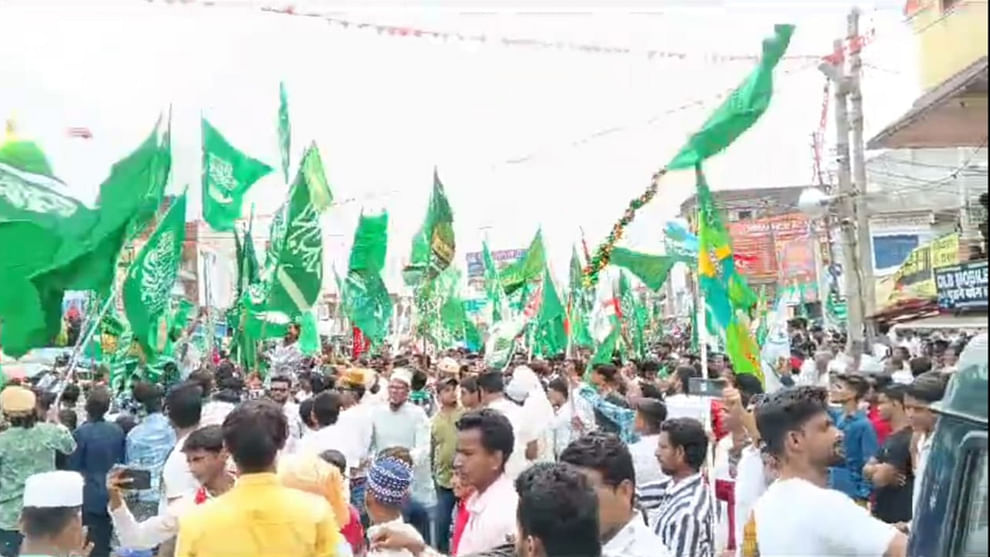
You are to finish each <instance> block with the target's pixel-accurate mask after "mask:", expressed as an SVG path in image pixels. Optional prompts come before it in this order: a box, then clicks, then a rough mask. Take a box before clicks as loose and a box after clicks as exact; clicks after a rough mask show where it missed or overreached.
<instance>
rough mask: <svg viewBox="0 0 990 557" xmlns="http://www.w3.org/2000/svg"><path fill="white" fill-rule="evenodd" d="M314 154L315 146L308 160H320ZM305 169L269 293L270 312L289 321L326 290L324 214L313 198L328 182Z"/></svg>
mask: <svg viewBox="0 0 990 557" xmlns="http://www.w3.org/2000/svg"><path fill="white" fill-rule="evenodd" d="M314 152H316V146H315V145H313V146H311V147H310V150H309V151H308V152H307V153H306V155H305V157H306V158H308V157H310V156H315V157H319V155H318V154H316V155H313V154H312V153H314ZM305 166H306V164H305V162H304V163H303V165H302V166H301V167H300V169H299V173H298V174H297V175H296V180H295V183H294V184H293V185H292V191H291V193H290V197H289V205H288V207H287V209H286V213H285V232H284V236H283V237H282V238H280V239H279V245H278V246H277V247H276V249H275V250H274V251H275V253H276V254H277V255H275V258H276V259H275V270H274V277H273V278H272V284H271V290H270V292H269V293H268V304H267V305H268V308H267V309H268V311H275V312H280V313H282V314H284V315H285V316H286V317H288V318H289V319H295V318H296V317H298V316H299V315H301V314H302V312H304V311H308V310H309V309H310V308H311V307H313V304H314V303H316V300H317V298H319V295H320V288H321V287H322V286H323V238H322V233H321V229H320V212H319V211H318V210H317V207H316V205H314V203H313V197H314V192H317V190H318V189H319V188H321V187H323V185H324V184H326V181H325V180H322V179H321V178H320V177H319V176H317V175H315V174H314V173H312V172H304V171H303V168H304V167H305ZM321 193H322V192H319V193H315V195H317V196H318V195H320V194H321Z"/></svg>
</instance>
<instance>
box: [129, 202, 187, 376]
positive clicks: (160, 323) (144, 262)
mask: <svg viewBox="0 0 990 557" xmlns="http://www.w3.org/2000/svg"><path fill="white" fill-rule="evenodd" d="M185 236H186V194H182V196H181V197H179V198H178V199H176V200H175V202H173V203H172V206H171V207H169V209H168V212H167V213H165V217H164V218H163V219H162V221H161V222H160V223H158V228H156V229H155V232H154V233H153V234H152V235H151V237H150V238H148V243H147V244H145V245H144V247H143V248H141V252H140V253H139V254H138V256H137V257H136V258H135V259H134V261H133V262H132V263H131V266H130V268H129V269H128V271H127V278H126V279H125V280H124V287H123V294H124V296H123V298H124V312H125V315H126V316H127V321H128V322H129V323H130V325H131V330H132V331H133V332H134V338H135V340H137V341H138V343H139V344H140V345H141V347H142V348H143V349H144V350H145V354H146V355H147V357H148V360H149V361H152V360H154V358H155V357H156V356H157V355H159V354H161V353H163V352H164V350H165V346H166V343H167V341H168V333H169V327H168V325H169V321H170V319H169V309H170V308H169V300H170V299H171V294H172V288H173V287H174V286H175V280H176V278H177V277H178V274H179V262H180V261H181V260H182V242H183V240H184V239H185Z"/></svg>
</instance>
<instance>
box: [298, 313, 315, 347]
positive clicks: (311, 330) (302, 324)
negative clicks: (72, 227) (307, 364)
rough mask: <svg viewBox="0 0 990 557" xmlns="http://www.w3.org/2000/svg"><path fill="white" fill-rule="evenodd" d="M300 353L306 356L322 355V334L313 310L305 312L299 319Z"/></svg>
mask: <svg viewBox="0 0 990 557" xmlns="http://www.w3.org/2000/svg"><path fill="white" fill-rule="evenodd" d="M299 351H300V352H302V353H303V355H304V356H315V355H317V354H319V353H320V333H319V331H318V330H317V328H316V315H314V314H313V310H309V311H304V312H303V314H302V316H301V317H300V318H299Z"/></svg>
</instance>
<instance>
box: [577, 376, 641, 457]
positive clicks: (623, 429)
mask: <svg viewBox="0 0 990 557" xmlns="http://www.w3.org/2000/svg"><path fill="white" fill-rule="evenodd" d="M578 394H580V395H581V398H583V399H584V400H587V401H588V403H589V404H591V407H592V408H593V409H594V411H595V416H596V419H598V418H599V417H604V418H605V419H607V420H608V421H610V422H611V423H612V424H613V425H614V428H613V429H614V430H615V434H616V435H618V436H619V439H621V440H622V441H623V442H624V443H634V442H636V441H637V440H638V439H639V436H638V435H636V431H635V429H634V427H635V425H636V411H635V410H632V409H629V408H623V407H622V406H619V405H618V404H614V403H612V402H609V401H608V400H606V399H605V398H603V397H602V396H601V395H600V394H598V391H596V390H595V389H594V387H592V386H591V385H588V384H587V383H583V384H582V385H581V386H580V387H578ZM599 425H600V424H599Z"/></svg>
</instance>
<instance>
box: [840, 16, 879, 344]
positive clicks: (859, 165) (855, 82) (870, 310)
mask: <svg viewBox="0 0 990 557" xmlns="http://www.w3.org/2000/svg"><path fill="white" fill-rule="evenodd" d="M846 23H847V29H846V35H847V36H846V43H847V44H848V45H849V123H850V125H851V127H852V137H851V141H852V155H853V157H852V165H853V182H854V183H853V192H854V194H853V198H852V201H853V208H854V210H855V213H854V214H855V216H856V231H857V233H858V244H857V246H858V247H859V253H858V255H859V265H857V266H856V272H858V273H859V276H860V284H861V286H862V289H861V294H862V296H863V312H864V322H863V325H864V326H865V330H866V333H865V338H864V340H865V342H866V352H869V353H872V352H873V350H872V349H873V342H874V330H873V323H872V322H871V321H870V317H871V316H872V315H873V314H874V313H876V310H877V308H876V305H877V304H876V281H875V279H874V277H873V238H872V235H871V234H870V212H869V209H868V208H867V206H866V192H867V183H866V151H865V145H864V140H863V92H862V88H861V86H860V85H861V79H860V78H861V75H862V70H863V61H862V59H861V58H860V51H861V50H862V48H863V39H862V37H861V36H860V34H859V8H853V9H852V11H851V12H850V13H849V18H848V19H847V20H846Z"/></svg>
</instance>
